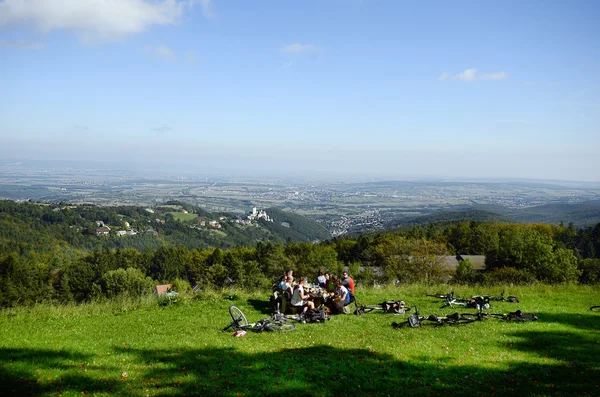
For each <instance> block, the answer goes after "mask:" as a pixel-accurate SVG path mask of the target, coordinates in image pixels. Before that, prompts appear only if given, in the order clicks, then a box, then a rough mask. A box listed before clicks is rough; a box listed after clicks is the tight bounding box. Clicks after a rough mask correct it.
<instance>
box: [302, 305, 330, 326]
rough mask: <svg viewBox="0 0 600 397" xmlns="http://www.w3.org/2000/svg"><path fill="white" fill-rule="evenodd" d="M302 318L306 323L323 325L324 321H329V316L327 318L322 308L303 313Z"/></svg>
mask: <svg viewBox="0 0 600 397" xmlns="http://www.w3.org/2000/svg"><path fill="white" fill-rule="evenodd" d="M304 318H305V319H306V322H308V323H324V322H325V321H326V320H329V316H327V313H325V309H323V308H318V309H312V310H308V311H307V312H306V313H304Z"/></svg>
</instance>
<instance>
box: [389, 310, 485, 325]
mask: <svg viewBox="0 0 600 397" xmlns="http://www.w3.org/2000/svg"><path fill="white" fill-rule="evenodd" d="M423 321H430V322H433V323H435V325H436V326H438V327H440V326H444V325H465V324H470V323H472V322H475V321H477V320H475V319H470V318H464V317H462V316H461V315H460V314H458V313H454V314H450V315H447V316H438V315H436V314H431V315H429V316H427V317H425V316H420V315H419V310H418V308H417V307H416V306H415V312H414V313H413V314H411V315H409V316H408V319H407V320H406V321H404V322H402V323H396V322H393V323H392V327H394V328H404V327H406V326H409V327H411V328H418V327H420V326H421V325H422V324H423Z"/></svg>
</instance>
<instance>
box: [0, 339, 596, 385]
mask: <svg viewBox="0 0 600 397" xmlns="http://www.w3.org/2000/svg"><path fill="white" fill-rule="evenodd" d="M411 331H412V330H411ZM411 331H409V332H411ZM514 335H515V336H517V337H518V338H520V339H519V341H518V342H516V343H513V345H511V346H505V349H506V350H507V351H510V349H518V350H521V351H526V352H528V353H531V354H532V355H533V357H538V358H540V357H543V358H546V357H547V359H548V362H547V363H540V362H541V361H543V360H540V359H538V360H536V362H535V363H533V362H531V363H529V362H523V361H520V362H514V361H513V362H507V365H506V366H505V367H503V368H490V367H484V366H481V367H480V366H476V365H460V364H453V363H452V360H446V361H444V360H441V361H440V360H436V361H434V360H431V359H429V358H428V357H427V356H422V357H414V358H412V359H411V360H410V361H404V360H398V359H397V358H395V357H393V356H391V355H388V354H380V353H376V352H373V351H370V350H367V349H338V348H333V347H330V346H315V347H308V348H297V349H294V348H284V346H283V345H282V347H281V350H279V351H273V352H257V353H251V352H242V351H239V350H236V349H233V348H205V349H201V348H200V349H179V350H167V349H164V350H162V349H159V350H146V349H135V348H126V347H116V348H115V349H114V354H116V355H117V357H119V355H122V356H123V357H128V359H127V361H128V363H127V364H125V365H127V366H128V367H129V368H130V369H129V375H128V376H127V377H126V379H122V375H121V371H122V369H119V368H91V367H90V368H87V372H83V371H75V370H76V369H80V368H79V366H77V365H75V364H73V362H76V361H83V360H87V361H90V357H86V356H81V355H73V354H71V353H68V352H52V351H41V350H32V349H23V350H19V349H0V368H1V372H0V381H1V383H2V385H3V390H10V391H11V393H9V394H7V395H43V394H50V393H52V394H56V393H57V391H59V392H60V393H63V394H71V395H75V394H80V393H82V392H87V393H111V394H128V395H146V394H150V395H158V396H167V395H169V396H172V395H202V396H269V395H270V396H280V395H294V396H339V395H346V394H349V393H351V394H353V395H368V396H387V395H400V394H408V395H450V396H457V395H464V396H473V395H485V396H494V395H498V396H500V395H502V396H506V395H569V396H573V395H578V396H580V395H595V394H596V393H597V392H598V390H599V387H600V381H599V379H600V378H599V377H598V370H599V369H600V368H599V366H598V363H597V360H596V358H597V356H598V353H600V352H599V351H598V337H597V336H590V337H588V336H586V335H581V334H573V333H553V332H532V331H524V332H516V333H515V334H514ZM251 338H252V336H251V335H249V336H247V337H246V338H244V339H239V340H238V339H236V341H239V344H240V345H244V347H245V348H246V349H248V348H250V349H252V343H253V340H252V339H251ZM474 343H475V342H474ZM92 360H93V359H92ZM55 368H56V369H59V375H58V377H57V379H54V380H48V381H46V380H45V379H41V381H39V382H38V376H39V372H38V371H39V370H40V369H41V370H42V372H44V371H45V372H48V371H50V370H53V369H55ZM107 374H108V375H107ZM107 378H108V379H107Z"/></svg>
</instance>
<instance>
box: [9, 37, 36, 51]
mask: <svg viewBox="0 0 600 397" xmlns="http://www.w3.org/2000/svg"><path fill="white" fill-rule="evenodd" d="M0 48H16V49H19V50H34V51H37V50H41V49H42V48H44V44H42V43H39V42H36V41H28V40H0Z"/></svg>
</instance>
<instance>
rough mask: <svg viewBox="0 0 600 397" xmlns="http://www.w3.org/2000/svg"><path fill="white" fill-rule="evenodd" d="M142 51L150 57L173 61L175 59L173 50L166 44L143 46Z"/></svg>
mask: <svg viewBox="0 0 600 397" xmlns="http://www.w3.org/2000/svg"><path fill="white" fill-rule="evenodd" d="M144 52H145V53H146V55H147V56H148V57H150V58H152V59H158V60H165V61H169V62H175V61H176V60H177V56H176V55H175V52H173V50H172V49H170V48H169V47H167V46H166V45H159V46H156V47H153V46H146V47H145V48H144Z"/></svg>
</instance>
